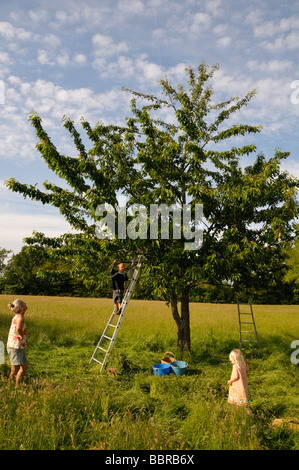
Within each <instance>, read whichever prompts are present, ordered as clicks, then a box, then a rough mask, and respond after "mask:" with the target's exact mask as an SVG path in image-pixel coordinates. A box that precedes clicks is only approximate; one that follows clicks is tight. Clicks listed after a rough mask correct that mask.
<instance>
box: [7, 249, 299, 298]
mask: <svg viewBox="0 0 299 470" xmlns="http://www.w3.org/2000/svg"><path fill="white" fill-rule="evenodd" d="M8 254H9V253H8V252H7V251H6V250H0V294H11V295H46V296H71V297H107V298H109V297H112V291H111V290H110V288H109V283H110V274H109V271H108V267H106V266H105V268H107V269H105V270H104V273H103V269H102V268H101V269H100V268H99V271H98V273H97V272H95V269H96V268H95V267H93V268H92V269H90V272H92V274H93V275H92V277H91V276H89V272H88V269H87V270H86V272H85V273H82V271H80V270H79V271H77V272H76V273H74V272H72V270H71V269H70V263H69V262H62V261H53V260H49V259H47V258H46V257H44V251H36V250H29V249H28V248H27V247H23V248H22V250H21V251H20V252H19V253H17V254H15V255H13V256H12V257H11V258H10V259H9V261H7V262H6V263H5V262H4V261H3V260H4V258H7V256H8ZM1 257H2V258H1ZM236 294H237V295H238V298H239V300H240V301H241V302H248V300H249V299H251V300H252V302H254V303H257V304H299V284H298V279H297V278H296V277H295V278H294V279H291V280H288V279H285V278H281V279H280V281H276V282H273V284H271V285H267V286H263V287H260V288H258V289H257V288H255V289H251V290H246V289H241V290H240V291H239V292H238V293H236V291H235V289H234V288H232V287H231V286H229V285H225V284H219V285H211V284H208V283H202V284H197V285H194V286H193V287H192V289H191V290H190V295H189V298H190V301H191V302H204V303H235V302H236ZM133 298H135V299H147V300H165V298H163V297H162V296H161V294H159V293H158V292H157V291H155V290H153V289H152V286H151V285H149V284H148V282H147V281H146V280H145V279H143V277H142V271H141V276H140V278H139V281H138V284H137V286H136V288H135V291H134V294H133Z"/></svg>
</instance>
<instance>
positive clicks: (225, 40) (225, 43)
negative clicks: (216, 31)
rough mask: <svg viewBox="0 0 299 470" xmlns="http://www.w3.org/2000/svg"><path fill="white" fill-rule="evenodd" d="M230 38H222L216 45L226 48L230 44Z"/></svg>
mask: <svg viewBox="0 0 299 470" xmlns="http://www.w3.org/2000/svg"><path fill="white" fill-rule="evenodd" d="M231 42H232V38H231V37H230V36H223V37H222V38H220V39H218V41H217V44H218V46H220V47H227V46H229V45H230V44H231Z"/></svg>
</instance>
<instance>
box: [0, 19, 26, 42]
mask: <svg viewBox="0 0 299 470" xmlns="http://www.w3.org/2000/svg"><path fill="white" fill-rule="evenodd" d="M0 35H2V36H3V37H4V38H5V39H6V40H13V39H17V40H20V41H26V40H28V39H31V38H32V37H33V34H32V33H31V32H30V31H26V30H25V29H23V28H16V27H14V26H13V25H12V24H11V23H9V22H7V21H0Z"/></svg>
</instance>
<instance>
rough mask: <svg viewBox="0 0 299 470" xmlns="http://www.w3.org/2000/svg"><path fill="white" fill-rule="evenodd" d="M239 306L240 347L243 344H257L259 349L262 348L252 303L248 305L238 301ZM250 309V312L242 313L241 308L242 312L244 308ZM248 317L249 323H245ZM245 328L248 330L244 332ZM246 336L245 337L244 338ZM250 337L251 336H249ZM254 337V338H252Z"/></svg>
mask: <svg viewBox="0 0 299 470" xmlns="http://www.w3.org/2000/svg"><path fill="white" fill-rule="evenodd" d="M237 305H238V318H239V343H240V347H241V344H242V343H257V345H258V347H259V349H260V348H261V345H260V340H259V337H258V334H257V329H256V324H255V321H254V316H253V310H252V303H251V302H248V303H247V304H245V303H244V304H243V303H239V301H238V300H237ZM245 305H246V306H247V307H249V311H246V312H244V311H241V310H240V307H241V306H242V310H243V308H244V306H245ZM245 315H247V318H246V317H245V318H246V320H247V319H248V321H245V320H244V321H243V318H244V316H245ZM243 325H251V326H246V327H244V326H243ZM243 328H246V330H243ZM243 335H245V336H243ZM247 335H249V336H247ZM252 335H254V336H252Z"/></svg>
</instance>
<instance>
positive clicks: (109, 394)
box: [0, 295, 299, 450]
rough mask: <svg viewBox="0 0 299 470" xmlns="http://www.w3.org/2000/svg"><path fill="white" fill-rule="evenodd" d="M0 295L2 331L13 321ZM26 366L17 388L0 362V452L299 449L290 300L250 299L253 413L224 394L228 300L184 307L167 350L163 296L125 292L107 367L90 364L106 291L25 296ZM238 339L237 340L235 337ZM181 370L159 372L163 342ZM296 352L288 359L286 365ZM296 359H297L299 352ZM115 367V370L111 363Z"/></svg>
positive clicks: (230, 338) (230, 339) (234, 320)
mask: <svg viewBox="0 0 299 470" xmlns="http://www.w3.org/2000/svg"><path fill="white" fill-rule="evenodd" d="M17 297H18V296H7V295H2V296H0V339H1V340H2V341H3V342H4V343H5V345H6V341H7V335H8V331H9V327H10V323H11V319H12V313H11V311H10V310H9V309H8V308H7V303H8V302H10V301H12V300H14V299H15V298H17ZM21 298H22V299H23V300H25V302H26V303H27V305H28V310H27V312H26V315H25V320H26V323H27V329H28V337H29V344H28V348H27V357H28V362H29V368H28V371H27V374H26V376H25V378H24V380H23V382H22V383H21V385H20V387H19V388H15V386H14V384H13V383H12V382H10V381H9V380H8V375H9V371H10V364H9V361H8V357H7V354H5V364H4V365H0V371H1V372H0V449H2V450H19V449H20V450H21V449H23V450H120V449H121V450H298V449H299V433H298V428H299V416H298V409H299V407H298V405H299V398H298V385H299V381H298V368H299V365H296V361H294V360H291V355H292V353H293V357H295V359H296V358H297V359H298V358H299V346H297V349H298V353H297V355H296V351H295V350H294V349H292V347H291V345H292V343H293V342H294V341H295V340H299V328H298V318H299V307H298V306H296V305H290V306H289V305H284V306H277V305H254V306H253V312H254V316H255V321H256V325H257V330H258V333H259V338H260V342H261V349H258V348H257V346H256V345H255V344H251V345H250V343H248V344H245V343H244V345H243V346H242V350H243V353H244V355H245V357H246V358H247V359H249V361H250V362H249V366H250V371H249V373H248V388H249V402H250V407H251V410H252V413H253V415H249V414H248V413H246V411H245V410H244V409H243V408H237V407H236V406H234V405H231V404H228V402H227V396H228V386H227V381H228V380H229V378H230V374H231V367H232V365H231V363H230V362H229V358H228V356H229V353H230V351H231V350H232V349H233V348H238V347H239V335H238V314H237V307H236V305H220V304H218V305H217V304H202V303H192V304H191V305H190V316H191V352H190V353H186V354H185V355H184V356H182V355H181V353H180V351H179V350H177V349H176V326H175V323H174V320H173V319H172V315H171V311H170V308H168V307H167V305H166V304H165V303H164V302H158V301H144V300H134V299H133V300H131V301H130V303H129V305H128V307H127V310H126V313H125V316H124V318H123V321H122V324H121V327H120V330H119V333H118V336H117V339H116V342H115V344H114V347H113V349H112V351H111V354H110V357H109V362H108V364H107V368H106V369H105V370H104V371H102V372H100V365H99V364H97V363H96V362H95V361H92V363H91V364H89V361H90V358H91V356H92V354H93V351H94V349H95V346H96V344H97V342H98V340H99V338H100V336H101V333H102V331H103V329H104V327H105V325H106V323H107V321H108V319H109V316H110V314H111V311H112V300H110V299H85V298H84V299H83V298H69V297H38V296H34V297H33V296H22V297H21ZM242 344H243V343H242ZM167 351H171V352H173V354H174V355H175V357H176V359H177V360H180V359H182V360H184V361H186V362H188V364H189V366H188V368H187V373H186V374H185V375H182V376H176V375H174V374H169V375H168V376H165V377H156V376H155V375H154V374H153V369H152V366H153V365H154V364H157V363H160V362H161V359H162V357H163V355H164V353H165V352H167ZM294 362H295V363H294ZM297 362H298V361H297ZM109 368H116V369H117V373H116V375H115V376H112V375H109V374H108V373H107V372H108V369H109Z"/></svg>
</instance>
